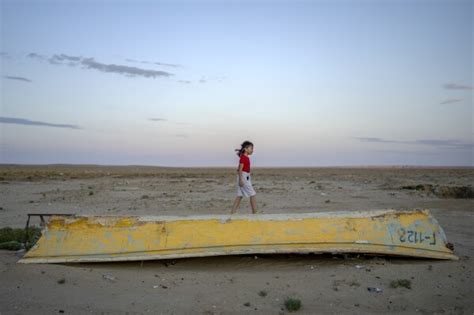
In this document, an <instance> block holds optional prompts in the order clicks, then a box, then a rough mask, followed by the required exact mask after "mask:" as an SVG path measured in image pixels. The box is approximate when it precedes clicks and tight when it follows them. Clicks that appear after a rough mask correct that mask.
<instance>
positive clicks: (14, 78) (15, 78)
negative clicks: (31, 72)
mask: <svg viewBox="0 0 474 315" xmlns="http://www.w3.org/2000/svg"><path fill="white" fill-rule="evenodd" d="M3 77H4V78H5V79H9V80H17V81H23V82H33V81H31V80H30V79H27V78H24V77H15V76H11V75H4V76H3Z"/></svg>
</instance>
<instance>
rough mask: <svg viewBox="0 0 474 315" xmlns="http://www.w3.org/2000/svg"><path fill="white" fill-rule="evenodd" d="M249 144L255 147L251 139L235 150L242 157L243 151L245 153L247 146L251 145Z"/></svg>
mask: <svg viewBox="0 0 474 315" xmlns="http://www.w3.org/2000/svg"><path fill="white" fill-rule="evenodd" d="M249 146H252V147H253V143H252V142H250V141H244V142H242V144H241V148H240V149H235V151H236V152H237V155H238V156H239V157H240V156H241V155H242V153H244V150H245V148H246V147H249Z"/></svg>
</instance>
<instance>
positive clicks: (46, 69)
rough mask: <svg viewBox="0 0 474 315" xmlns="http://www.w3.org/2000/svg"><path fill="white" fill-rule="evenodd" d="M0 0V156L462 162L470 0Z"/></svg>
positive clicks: (467, 155)
mask: <svg viewBox="0 0 474 315" xmlns="http://www.w3.org/2000/svg"><path fill="white" fill-rule="evenodd" d="M0 2H1V52H2V56H1V69H0V70H1V76H2V77H1V81H0V82H1V107H0V133H1V134H0V145H1V147H0V149H1V154H0V163H81V164H83V163H92V164H95V163H99V164H148V165H166V166H233V165H234V164H235V163H236V156H235V154H234V153H233V149H234V148H237V147H238V146H239V143H241V142H242V141H244V140H247V139H248V140H251V141H253V142H254V143H255V155H254V156H253V157H252V163H253V165H255V166H328V165H394V164H395V165H407V164H410V165H474V161H473V150H474V141H473V137H474V133H473V120H474V116H473V102H472V92H473V90H472V86H473V81H472V73H473V60H472V58H473V2H472V1H458V0H449V1H448V0H446V1H412V0H410V1H408V0H406V1H402V0H399V1H388V0H387V1H356V0H353V1H257V2H251V1H233V2H232V1H224V2H217V1H206V2H204V1H203V2H200V1H177V2H171V1H168V2H165V1H162V2H160V1H129V2H124V1H122V2H120V1H85V0H84V1H76V2H73V1H67V2H65V1H5V0H0ZM150 118H155V120H150Z"/></svg>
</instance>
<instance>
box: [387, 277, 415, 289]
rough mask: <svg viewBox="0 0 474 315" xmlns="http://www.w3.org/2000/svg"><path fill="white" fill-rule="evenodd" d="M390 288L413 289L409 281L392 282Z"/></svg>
mask: <svg viewBox="0 0 474 315" xmlns="http://www.w3.org/2000/svg"><path fill="white" fill-rule="evenodd" d="M390 287H391V288H394V289H395V288H399V287H401V288H407V289H411V281H410V280H408V279H398V280H392V281H391V282H390Z"/></svg>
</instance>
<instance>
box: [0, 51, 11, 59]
mask: <svg viewBox="0 0 474 315" xmlns="http://www.w3.org/2000/svg"><path fill="white" fill-rule="evenodd" d="M0 57H1V58H4V59H12V57H11V56H10V55H9V54H8V53H7V52H5V51H0Z"/></svg>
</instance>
